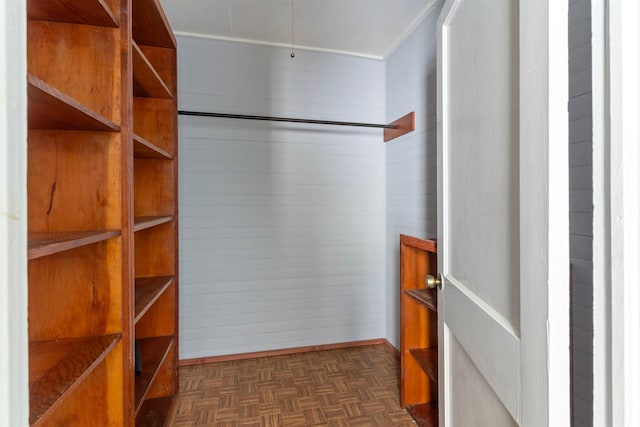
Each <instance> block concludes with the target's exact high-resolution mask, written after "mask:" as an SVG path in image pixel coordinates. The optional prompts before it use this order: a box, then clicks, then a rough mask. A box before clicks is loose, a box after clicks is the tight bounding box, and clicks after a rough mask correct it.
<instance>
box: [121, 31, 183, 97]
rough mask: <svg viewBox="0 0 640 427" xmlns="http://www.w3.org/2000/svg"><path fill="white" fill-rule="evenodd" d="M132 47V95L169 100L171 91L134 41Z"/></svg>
mask: <svg viewBox="0 0 640 427" xmlns="http://www.w3.org/2000/svg"><path fill="white" fill-rule="evenodd" d="M131 46H132V47H133V49H132V51H133V95H134V96H139V97H143V98H164V99H171V98H172V97H173V96H172V95H171V90H169V88H168V87H167V85H166V84H165V82H164V81H163V80H162V77H160V75H159V74H158V72H157V71H156V70H155V68H154V67H153V65H152V64H151V62H149V60H148V59H147V57H146V56H145V54H144V53H143V52H142V51H141V50H140V48H139V47H138V45H137V44H136V42H135V41H131Z"/></svg>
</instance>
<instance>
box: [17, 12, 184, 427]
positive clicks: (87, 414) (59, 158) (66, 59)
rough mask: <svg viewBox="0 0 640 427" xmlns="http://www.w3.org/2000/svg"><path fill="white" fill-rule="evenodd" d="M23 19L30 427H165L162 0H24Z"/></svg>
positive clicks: (168, 323)
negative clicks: (136, 360)
mask: <svg viewBox="0 0 640 427" xmlns="http://www.w3.org/2000/svg"><path fill="white" fill-rule="evenodd" d="M27 16H28V21H27V25H26V33H27V75H26V76H25V84H26V86H27V103H28V112H27V114H28V121H27V126H28V153H27V165H28V168H27V199H28V200H27V205H28V211H27V218H28V220H27V222H28V225H27V227H28V235H29V243H28V251H27V258H28V270H29V283H28V298H29V304H28V305H29V310H28V317H29V331H28V333H29V387H30V409H31V413H30V422H31V424H32V425H47V426H48V425H63V426H70V427H75V426H79V427H84V426H107V425H109V426H133V425H135V423H136V418H137V416H138V415H139V416H140V417H142V418H139V419H140V420H147V421H148V420H149V419H151V418H150V416H151V415H153V416H154V417H156V421H154V423H155V424H154V425H164V423H165V422H166V421H167V417H168V416H169V415H170V413H171V410H172V409H171V408H172V405H173V396H174V395H175V394H176V393H177V390H178V370H177V363H178V345H177V334H178V314H177V310H178V303H177V300H178V277H179V275H178V245H177V241H178V215H177V212H178V197H177V192H178V184H177V179H178V173H177V172H178V166H177V163H178V162H177V153H178V149H177V128H178V125H177V121H178V116H177V96H176V87H177V63H176V61H177V56H176V53H177V52H176V43H175V38H174V36H173V32H172V31H171V28H170V27H169V23H168V21H167V19H166V17H165V16H164V12H163V11H162V8H161V6H160V2H159V0H28V1H27ZM132 29H133V30H132ZM133 32H135V34H136V35H137V36H139V40H138V39H136V40H135V41H134V38H136V37H134V34H133ZM155 46H162V47H155ZM137 95H140V96H144V98H142V97H138V96H137ZM138 129H139V131H138ZM142 230H144V231H142ZM137 231H141V232H140V233H136V232H137ZM136 338H142V339H141V342H143V357H144V359H145V361H146V362H147V363H146V365H145V366H144V367H143V369H144V371H145V374H144V375H143V376H142V377H141V378H136V377H135V373H134V366H133V352H134V342H135V340H136ZM147 398H149V399H150V400H149V401H146V399H147ZM156 399H159V400H156ZM160 406H162V407H160ZM140 408H144V409H143V410H142V411H141V409H140ZM145 413H146V414H147V415H144V414H145ZM150 414H151V415H150ZM163 417H164V419H162V418H163ZM140 422H141V423H143V421H140Z"/></svg>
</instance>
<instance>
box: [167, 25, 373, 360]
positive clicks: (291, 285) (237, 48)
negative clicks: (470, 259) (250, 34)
mask: <svg viewBox="0 0 640 427" xmlns="http://www.w3.org/2000/svg"><path fill="white" fill-rule="evenodd" d="M178 44H179V48H178V71H179V107H180V109H183V110H198V111H214V112H228V113H246V114H257V115H271V116H292V117H305V118H316V119H334V120H348V121H367V122H383V121H384V118H385V115H384V113H385V109H384V107H385V104H384V100H385V97H384V63H383V62H381V61H376V60H370V59H364V58H355V57H349V56H344V55H337V54H327V53H317V52H305V51H298V52H297V55H296V58H295V59H293V60H292V59H291V58H290V57H289V51H288V50H287V49H283V48H275V47H268V46H260V45H251V44H245V43H237V42H227V41H217V40H210V39H201V38H188V37H178ZM179 123H180V127H179V133H180V134H179V143H180V149H179V156H180V158H179V162H180V163H179V166H180V198H179V203H180V280H181V281H180V357H181V359H189V358H197V357H209V356H216V355H223V354H236V353H245V352H253V351H264V350H273V349H281V348H291V347H300V346H307V345H320V344H326V343H337V342H347V341H355V340H367V339H375V338H381V337H383V336H384V316H385V313H384V304H383V298H384V296H383V286H384V283H383V278H384V271H385V263H384V248H385V234H384V229H385V205H384V194H385V190H384V186H385V172H384V170H385V163H384V145H383V143H382V131H381V130H372V129H357V128H339V127H319V126H311V125H294V124H284V123H271V122H250V121H240V120H230V119H210V118H194V117H181V118H180V121H179Z"/></svg>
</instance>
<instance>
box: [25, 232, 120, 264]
mask: <svg viewBox="0 0 640 427" xmlns="http://www.w3.org/2000/svg"><path fill="white" fill-rule="evenodd" d="M119 235H120V230H104V231H67V232H54V233H29V242H28V246H27V247H28V259H30V260H31V259H36V258H40V257H43V256H48V255H53V254H55V253H58V252H62V251H68V250H71V249H75V248H79V247H81V246H86V245H91V244H94V243H98V242H102V241H104V240H108V239H111V238H113V237H117V236H119Z"/></svg>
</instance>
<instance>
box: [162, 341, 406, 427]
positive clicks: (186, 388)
mask: <svg viewBox="0 0 640 427" xmlns="http://www.w3.org/2000/svg"><path fill="white" fill-rule="evenodd" d="M398 393H399V362H398V360H397V358H396V356H395V355H394V354H392V353H391V352H390V351H389V350H388V349H387V348H386V347H385V346H384V345H371V346H364V347H353V348H347V349H339V350H326V351H317V352H310V353H297V354H292V355H286V356H273V357H262V358H256V359H246V360H238V361H230V362H219V363H208V364H202V365H194V366H186V367H182V368H180V393H179V395H178V398H177V402H176V410H175V412H174V415H173V419H172V422H171V424H170V425H172V426H174V427H187V426H205V425H206V426H216V427H280V426H286V427H289V426H290V427H298V426H300V427H302V426H329V427H334V426H335V427H337V426H341V427H342V426H362V427H364V426H382V427H396V426H397V427H401V426H407V427H409V426H414V425H415V424H414V423H413V420H412V419H411V416H409V415H408V414H407V412H406V411H404V410H403V409H401V408H400V406H399V398H398Z"/></svg>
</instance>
